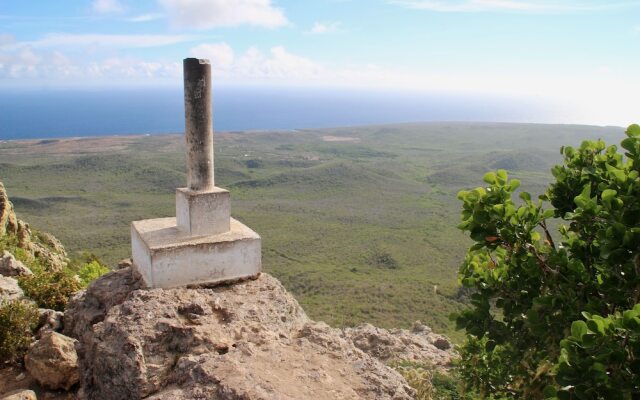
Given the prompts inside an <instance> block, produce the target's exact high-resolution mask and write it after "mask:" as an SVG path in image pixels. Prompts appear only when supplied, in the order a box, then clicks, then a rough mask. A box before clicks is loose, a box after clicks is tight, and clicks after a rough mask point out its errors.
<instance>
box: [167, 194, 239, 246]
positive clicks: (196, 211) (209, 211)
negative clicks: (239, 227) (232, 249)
mask: <svg viewBox="0 0 640 400" xmlns="http://www.w3.org/2000/svg"><path fill="white" fill-rule="evenodd" d="M230 218H231V199H230V195H229V191H228V190H225V189H220V188H218V187H214V188H213V189H211V190H207V191H197V192H196V191H193V190H190V189H189V188H180V189H177V190H176V219H177V221H178V228H180V229H181V230H182V231H184V232H185V233H187V234H189V235H191V236H206V235H217V234H220V233H225V232H229V229H230V227H231V224H230V221H229V219H230Z"/></svg>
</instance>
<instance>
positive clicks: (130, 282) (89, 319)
mask: <svg viewBox="0 0 640 400" xmlns="http://www.w3.org/2000/svg"><path fill="white" fill-rule="evenodd" d="M141 286H142V281H141V279H140V276H139V275H137V274H136V273H134V272H133V271H132V270H131V269H130V268H124V269H120V270H117V271H112V272H109V273H108V274H106V275H105V276H103V277H102V278H100V279H98V280H96V281H95V282H92V283H91V285H89V287H88V288H87V290H85V291H81V292H78V293H76V295H75V296H74V298H73V299H72V300H71V301H70V302H69V305H67V309H66V311H65V316H64V334H65V335H68V336H71V337H74V338H82V337H83V336H84V335H85V333H87V332H89V331H91V328H92V327H93V325H94V324H96V323H98V322H101V321H102V320H104V317H105V316H106V315H107V312H108V311H109V310H110V309H111V308H113V307H115V306H117V305H119V304H121V303H123V302H124V301H125V300H126V299H127V297H128V296H129V295H130V294H131V292H132V291H134V290H137V289H140V287H141Z"/></svg>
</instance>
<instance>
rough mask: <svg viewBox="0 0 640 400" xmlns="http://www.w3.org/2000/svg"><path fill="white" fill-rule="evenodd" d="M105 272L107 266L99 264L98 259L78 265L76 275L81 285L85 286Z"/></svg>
mask: <svg viewBox="0 0 640 400" xmlns="http://www.w3.org/2000/svg"><path fill="white" fill-rule="evenodd" d="M107 272H109V268H107V267H106V266H104V265H102V264H100V262H99V261H91V262H90V263H88V264H84V265H83V266H81V267H80V269H79V270H78V276H79V277H80V280H81V281H82V285H83V286H85V287H86V286H88V285H89V284H90V283H91V282H93V281H95V280H96V279H98V278H99V277H101V276H102V275H104V274H106V273H107Z"/></svg>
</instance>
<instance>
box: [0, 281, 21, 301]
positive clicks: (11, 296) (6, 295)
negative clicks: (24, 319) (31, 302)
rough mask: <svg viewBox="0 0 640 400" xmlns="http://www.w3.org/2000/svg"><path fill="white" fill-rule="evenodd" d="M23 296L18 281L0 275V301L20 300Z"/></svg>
mask: <svg viewBox="0 0 640 400" xmlns="http://www.w3.org/2000/svg"><path fill="white" fill-rule="evenodd" d="M23 298H24V292H23V291H22V289H21V288H20V286H19V285H18V281H17V280H15V279H13V278H10V277H8V276H2V275H0V301H3V300H20V299H23Z"/></svg>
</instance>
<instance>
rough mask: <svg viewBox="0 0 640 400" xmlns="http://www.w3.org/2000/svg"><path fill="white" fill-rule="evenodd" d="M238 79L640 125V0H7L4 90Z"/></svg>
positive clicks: (1, 40)
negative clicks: (506, 100) (540, 106)
mask: <svg viewBox="0 0 640 400" xmlns="http://www.w3.org/2000/svg"><path fill="white" fill-rule="evenodd" d="M185 57H198V58H208V59H210V61H211V63H212V67H213V74H214V81H215V82H216V84H218V85H229V86H234V85H235V86H249V87H251V86H269V87H274V88H278V87H287V88H290V87H296V88H313V87H322V88H340V89H347V90H348V89H358V90H360V89H363V88H364V89H375V90H389V89H393V90H395V91H406V92H412V93H414V92H424V93H446V94H448V95H451V94H462V95H472V96H476V97H477V96H480V97H481V96H504V97H517V98H523V99H530V100H536V101H541V102H548V104H554V105H556V104H557V107H558V109H559V110H560V109H561V110H562V112H563V113H565V114H564V115H565V120H566V121H565V122H575V123H591V124H600V125H606V124H612V125H623V126H626V125H628V124H630V123H632V122H640V0H563V1H552V0H523V1H517V0H135V1H134V0H56V1H51V0H0V90H3V89H5V90H6V89H16V88H17V89H22V88H24V89H30V90H31V89H50V88H68V87H73V88H96V87H98V88H105V89H110V88H115V87H120V86H126V87H135V86H140V87H146V86H176V87H178V86H180V85H181V84H182V80H181V74H182V59H183V58H185Z"/></svg>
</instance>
